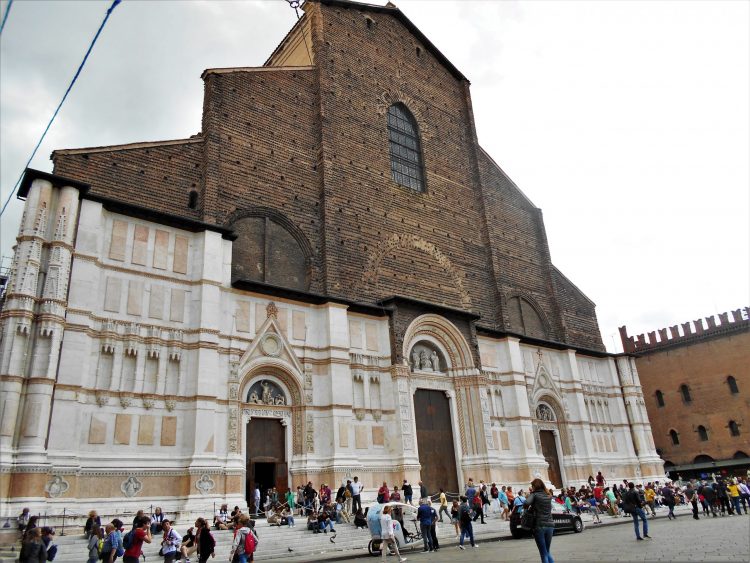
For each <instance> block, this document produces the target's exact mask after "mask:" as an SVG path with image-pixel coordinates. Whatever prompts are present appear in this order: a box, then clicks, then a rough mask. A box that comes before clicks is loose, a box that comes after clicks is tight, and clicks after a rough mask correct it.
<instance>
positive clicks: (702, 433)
mask: <svg viewBox="0 0 750 563" xmlns="http://www.w3.org/2000/svg"><path fill="white" fill-rule="evenodd" d="M696 432H698V438H700V440H701V442H707V441H708V430H706V427H705V426H703V425H700V426H699V427H698V428H697V429H696Z"/></svg>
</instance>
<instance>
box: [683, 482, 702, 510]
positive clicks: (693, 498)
mask: <svg viewBox="0 0 750 563" xmlns="http://www.w3.org/2000/svg"><path fill="white" fill-rule="evenodd" d="M685 498H687V500H688V502H689V503H690V504H691V505H692V508H693V519H694V520H700V517H699V516H698V491H697V490H695V489H694V488H693V482H692V481H688V484H687V486H686V487H685Z"/></svg>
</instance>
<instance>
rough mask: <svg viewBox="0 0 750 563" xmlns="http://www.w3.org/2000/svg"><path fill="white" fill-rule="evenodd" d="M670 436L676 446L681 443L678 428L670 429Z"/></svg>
mask: <svg viewBox="0 0 750 563" xmlns="http://www.w3.org/2000/svg"><path fill="white" fill-rule="evenodd" d="M669 437H670V438H672V444H673V445H675V446H679V445H680V435H679V434H678V433H677V430H674V429H673V430H670V431H669Z"/></svg>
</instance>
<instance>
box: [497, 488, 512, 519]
mask: <svg viewBox="0 0 750 563" xmlns="http://www.w3.org/2000/svg"><path fill="white" fill-rule="evenodd" d="M497 500H498V501H499V502H500V510H501V512H500V518H502V519H503V520H508V519H509V518H510V509H509V508H508V506H509V505H510V503H509V502H508V501H509V499H508V493H507V492H506V488H505V486H502V487H501V488H500V490H499V491H498V493H497Z"/></svg>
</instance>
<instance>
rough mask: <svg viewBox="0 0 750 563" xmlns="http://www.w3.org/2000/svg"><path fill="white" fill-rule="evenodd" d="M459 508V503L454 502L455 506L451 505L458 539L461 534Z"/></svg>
mask: <svg viewBox="0 0 750 563" xmlns="http://www.w3.org/2000/svg"><path fill="white" fill-rule="evenodd" d="M458 508H459V506H458V501H457V500H454V501H453V504H452V505H451V522H452V523H453V527H454V528H455V529H456V537H458V533H459V522H458Z"/></svg>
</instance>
